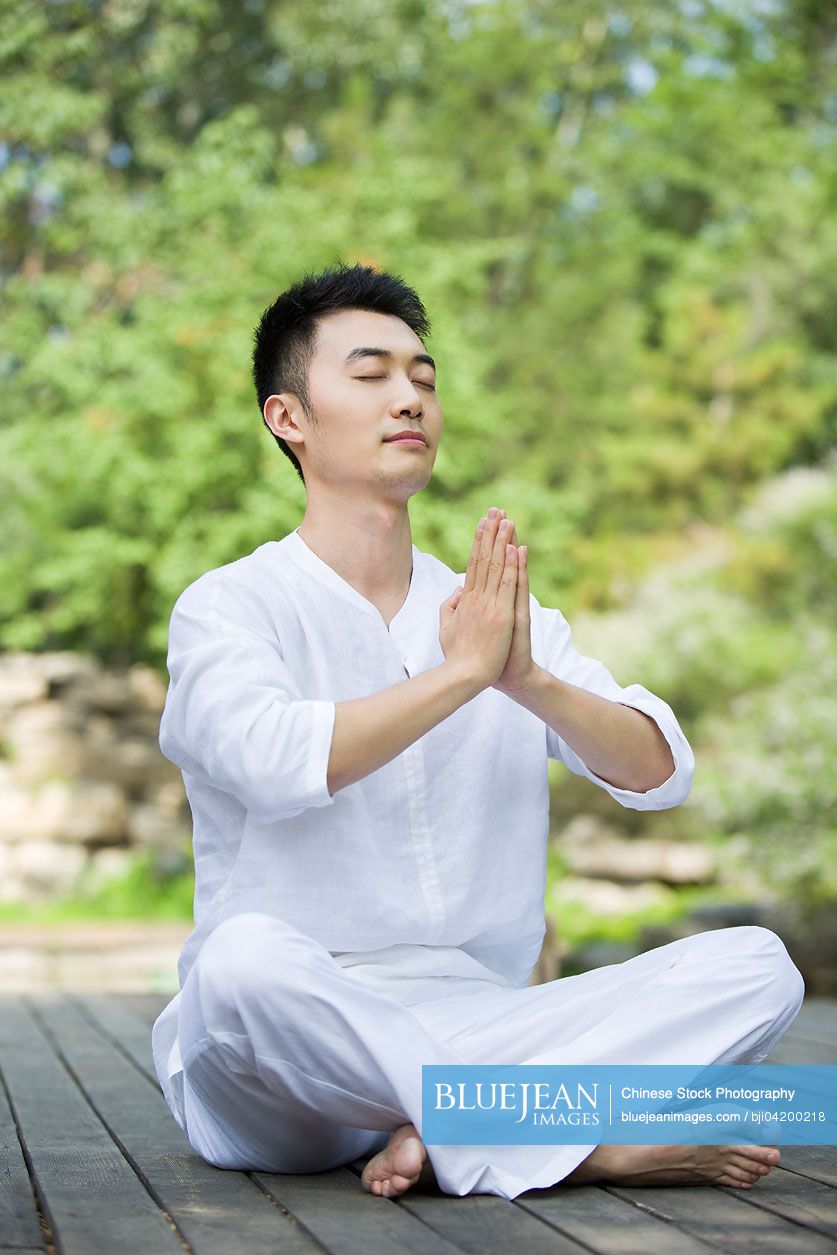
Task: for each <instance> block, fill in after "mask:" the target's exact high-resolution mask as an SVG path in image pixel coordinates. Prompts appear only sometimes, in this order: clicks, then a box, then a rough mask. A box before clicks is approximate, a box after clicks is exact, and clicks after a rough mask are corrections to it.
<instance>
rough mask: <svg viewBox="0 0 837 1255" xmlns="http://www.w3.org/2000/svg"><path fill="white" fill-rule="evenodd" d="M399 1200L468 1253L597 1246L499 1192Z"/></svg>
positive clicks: (564, 1252) (418, 1193)
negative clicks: (540, 1216)
mask: <svg viewBox="0 0 837 1255" xmlns="http://www.w3.org/2000/svg"><path fill="white" fill-rule="evenodd" d="M588 1192H589V1193H592V1192H593V1191H588ZM401 1206H402V1207H403V1208H404V1209H405V1210H406V1211H409V1212H410V1214H411V1215H413V1216H416V1217H417V1218H418V1219H419V1220H422V1221H423V1222H424V1223H425V1224H427V1225H429V1226H430V1227H431V1228H432V1229H435V1230H436V1232H437V1233H439V1234H441V1236H442V1237H444V1238H447V1239H448V1241H450V1242H455V1243H456V1245H457V1246H459V1247H460V1249H461V1250H463V1251H469V1252H472V1255H505V1252H507V1251H525V1253H526V1255H582V1252H585V1251H589V1250H592V1249H596V1248H593V1247H591V1246H590V1243H589V1241H587V1242H586V1244H584V1245H583V1244H581V1243H579V1242H576V1241H574V1239H573V1238H572V1237H570V1236H568V1235H567V1234H566V1233H559V1232H556V1230H555V1229H554V1228H550V1226H549V1224H545V1223H544V1222H543V1219H542V1218H539V1217H538V1216H537V1215H536V1214H531V1215H530V1214H529V1211H528V1210H527V1209H526V1208H523V1207H519V1206H518V1205H517V1200H515V1202H513V1203H509V1202H508V1201H507V1200H506V1199H504V1198H499V1197H497V1195H492V1194H466V1195H464V1196H462V1197H461V1198H460V1197H457V1198H453V1197H452V1196H450V1195H447V1194H443V1193H442V1192H441V1191H440V1190H433V1191H432V1192H431V1190H430V1189H426V1190H408V1191H407V1193H406V1194H405V1195H404V1196H403V1197H402V1199H401ZM588 1237H589V1235H588ZM701 1250H702V1251H705V1248H701ZM643 1255H645V1253H643Z"/></svg>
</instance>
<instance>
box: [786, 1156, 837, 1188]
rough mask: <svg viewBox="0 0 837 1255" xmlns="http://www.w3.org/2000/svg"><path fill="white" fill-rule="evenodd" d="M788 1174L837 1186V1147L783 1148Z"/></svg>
mask: <svg viewBox="0 0 837 1255" xmlns="http://www.w3.org/2000/svg"><path fill="white" fill-rule="evenodd" d="M780 1150H781V1152H782V1167H783V1168H784V1170H785V1171H786V1172H795V1173H797V1175H798V1176H803V1177H810V1178H811V1180H812V1181H822V1182H823V1184H824V1185H833V1186H837V1146H781V1147H780Z"/></svg>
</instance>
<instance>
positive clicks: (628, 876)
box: [559, 824, 716, 885]
mask: <svg viewBox="0 0 837 1255" xmlns="http://www.w3.org/2000/svg"><path fill="white" fill-rule="evenodd" d="M572 828H573V825H572V824H569V825H568V829H570V830H571V831H570V832H569V833H567V832H565V833H564V836H563V838H562V839H561V840H560V842H559V848H560V851H561V854H562V856H563V858H564V859H565V861H566V863H567V865H568V867H569V868H570V870H571V871H572V872H575V873H577V874H579V875H581V876H602V877H606V878H608V879H610V880H616V881H647V880H659V881H662V882H663V883H664V884H669V885H689V884H692V885H700V884H711V883H713V882H714V880H715V879H716V866H715V856H714V854H713V852H712V850H710V849H709V847H708V846H704V845H697V844H696V843H695V842H686V841H681V842H676V841H663V840H660V839H658V838H654V837H634V838H632V839H627V838H624V837H613V836H607V835H602V834H601V833H597V834H595V835H593V836H590V835H588V834H586V833H585V834H584V835H582V836H579V835H578V832H577V829H576V830H575V831H572Z"/></svg>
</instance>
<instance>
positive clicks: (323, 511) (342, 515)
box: [297, 500, 413, 604]
mask: <svg viewBox="0 0 837 1255" xmlns="http://www.w3.org/2000/svg"><path fill="white" fill-rule="evenodd" d="M297 530H298V531H299V535H300V536H301V538H302V539H303V540H304V541H305V543H306V545H307V546H308V548H309V549H311V550H312V551H313V552H314V553H315V554H316V555H317V557H318V558H321V559H322V561H323V562H325V563H327V564H328V565H329V566H330V567H331V568H332V570H333V571H336V572H337V574H338V575H339V576H340V577H341V579H344V580H345V581H346V582H347V584H351V585H352V587H353V588H355V589H357V591H358V592H359V593H360V594H361V596H362V597H366V599H367V600H368V601H371V602H373V603H374V604H378V603H379V602H388V601H398V599H399V598H400V599H401V601H403V599H404V598H405V597H406V596H407V591H408V589H409V587H410V576H411V573H412V568H413V552H412V543H413V542H412V533H411V531H410V516H409V514H408V513H407V508H406V505H398V506H390V505H387V504H381V503H376V502H372V503H369V502H366V503H364V504H363V505H358V504H357V502H355V501H353V502H351V504H349V503H344V504H340V503H333V504H329V505H328V506H325V507H322V506H321V507H319V508H316V509H314V508H312V503H311V501H310V500H309V502H308V505H307V507H306V510H305V517H304V518H303V520H302V523H301V524H300V526H299V528H298V529H297Z"/></svg>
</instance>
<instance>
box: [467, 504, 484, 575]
mask: <svg viewBox="0 0 837 1255" xmlns="http://www.w3.org/2000/svg"><path fill="white" fill-rule="evenodd" d="M484 530H485V518H481V519H480V521H479V523H477V530H476V532H475V533H474V543H473V544H472V545H471V556H470V558H469V559H468V569H467V570H466V572H465V591H466V592H470V591H471V589H472V588H473V587H474V585H475V584H476V582H477V559H478V558H479V555H480V548H481V546H482V534H483V531H484Z"/></svg>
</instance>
